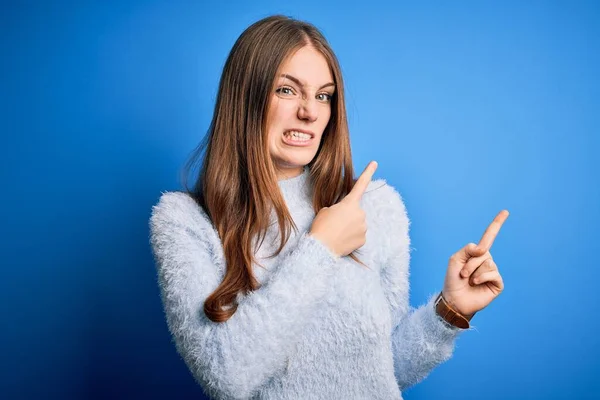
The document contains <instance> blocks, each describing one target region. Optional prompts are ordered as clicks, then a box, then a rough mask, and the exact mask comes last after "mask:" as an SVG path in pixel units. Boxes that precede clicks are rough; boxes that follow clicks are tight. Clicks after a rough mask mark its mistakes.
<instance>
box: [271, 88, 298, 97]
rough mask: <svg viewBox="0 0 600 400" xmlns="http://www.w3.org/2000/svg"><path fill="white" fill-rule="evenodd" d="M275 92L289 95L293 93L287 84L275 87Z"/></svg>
mask: <svg viewBox="0 0 600 400" xmlns="http://www.w3.org/2000/svg"><path fill="white" fill-rule="evenodd" d="M275 93H278V94H283V95H286V96H289V95H292V94H294V89H292V88H291V87H289V86H281V87H278V88H277V89H275Z"/></svg>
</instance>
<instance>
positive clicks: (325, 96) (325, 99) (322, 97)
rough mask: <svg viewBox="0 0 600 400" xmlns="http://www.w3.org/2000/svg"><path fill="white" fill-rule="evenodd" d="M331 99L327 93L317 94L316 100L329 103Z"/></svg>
mask: <svg viewBox="0 0 600 400" xmlns="http://www.w3.org/2000/svg"><path fill="white" fill-rule="evenodd" d="M332 97H333V96H332V95H330V94H329V93H319V94H318V95H317V99H319V100H320V101H323V102H326V103H329V102H330V101H331V98H332Z"/></svg>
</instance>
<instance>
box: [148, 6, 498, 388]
mask: <svg viewBox="0 0 600 400" xmlns="http://www.w3.org/2000/svg"><path fill="white" fill-rule="evenodd" d="M203 150H205V156H204V159H203V162H202V165H201V170H200V176H199V177H198V180H197V182H196V184H195V186H194V187H193V188H192V189H188V191H187V192H186V193H176V192H171V193H164V194H163V195H162V196H161V199H160V201H159V203H158V204H157V205H156V206H154V208H153V213H152V217H151V220H150V226H151V243H152V248H153V252H154V255H155V259H156V263H157V269H158V276H159V284H160V289H161V294H162V299H163V304H164V308H165V313H166V317H167V322H168V326H169V329H170V331H171V333H172V334H173V337H174V340H175V344H176V347H177V350H178V351H179V353H180V354H181V356H182V357H183V359H184V360H185V362H186V364H187V365H188V367H189V368H190V370H191V372H192V373H193V375H194V377H195V378H196V379H197V381H198V382H199V383H200V384H201V386H202V387H203V389H204V391H205V392H206V393H207V394H208V395H209V396H211V397H214V398H219V399H246V398H258V399H313V398H314V399H325V398H326V399H399V398H402V396H401V391H402V390H403V389H405V388H406V387H408V386H410V385H412V384H415V383H416V382H419V381H420V380H422V379H423V378H424V377H425V376H427V375H428V374H429V372H430V371H431V370H432V369H433V368H434V367H435V366H437V365H438V364H440V363H441V362H443V361H445V360H447V359H448V358H449V357H450V356H451V354H452V351H453V349H454V342H455V339H456V337H457V336H458V335H459V334H460V333H461V332H462V331H464V330H465V329H468V327H469V322H468V320H469V319H470V318H471V317H472V316H473V314H475V313H476V312H477V311H479V310H481V309H483V308H484V307H486V306H487V305H488V304H489V303H490V302H491V301H492V300H493V299H494V298H495V297H496V296H497V295H498V294H499V293H500V292H501V291H502V289H503V283H502V278H501V276H500V274H499V273H498V268H497V266H496V265H495V264H494V262H493V259H492V256H491V254H490V253H489V249H490V247H491V244H492V242H493V240H494V237H495V235H496V234H497V232H498V230H499V229H500V226H501V225H502V223H503V222H504V220H505V219H506V217H507V216H508V213H507V212H506V211H503V212H501V213H500V214H499V215H498V217H497V218H496V219H495V220H494V222H493V223H492V225H490V227H489V228H488V230H487V231H486V233H485V234H484V236H483V238H482V240H481V242H480V243H479V244H478V245H476V244H474V243H470V244H469V245H467V246H465V247H464V248H463V249H461V250H460V251H459V252H457V253H456V254H454V255H453V256H452V257H451V258H450V262H449V265H448V272H447V276H446V279H445V282H444V286H443V289H442V291H441V292H440V293H439V295H438V296H432V297H431V298H430V299H429V301H428V302H427V303H426V304H425V305H423V306H421V307H420V308H418V309H415V310H412V309H411V308H410V306H409V299H408V294H409V283H408V276H409V269H408V265H409V241H410V239H409V235H408V228H409V220H408V218H407V215H406V210H405V207H404V204H403V202H402V199H401V197H400V195H399V194H398V193H397V192H396V191H395V190H394V188H392V187H391V186H390V185H388V184H386V182H385V181H383V180H376V181H371V178H372V175H373V173H374V171H375V169H376V168H377V164H376V163H375V162H372V163H370V164H369V165H368V166H367V168H366V169H365V170H364V172H363V173H362V175H361V176H360V177H359V178H358V179H357V180H356V181H355V180H354V179H353V177H354V172H353V168H352V157H351V151H350V142H349V135H348V126H347V121H346V111H345V105H344V87H343V81H342V75H341V72H340V67H339V65H338V62H337V59H336V57H335V55H334V54H333V52H332V50H331V48H330V47H329V45H328V43H327V41H326V40H325V39H324V38H323V36H322V35H321V33H320V32H319V31H318V30H317V29H316V28H315V27H314V26H312V25H310V24H308V23H305V22H301V21H297V20H294V19H290V18H287V17H282V16H273V17H269V18H265V19H263V20H261V21H258V22H256V23H255V24H253V25H252V26H250V27H249V28H248V29H247V30H246V31H245V32H244V33H243V34H242V35H241V36H240V38H239V39H238V40H237V42H236V43H235V45H234V47H233V49H232V50H231V53H230V54H229V57H228V59H227V62H226V64H225V67H224V70H223V75H222V77H221V81H220V86H219V94H218V98H217V102H216V107H215V111H214V115H213V119H212V123H211V126H210V129H209V133H208V135H207V136H206V141H205V142H204V143H203V145H201V146H200V148H199V151H198V152H197V153H196V157H199V155H200V153H201V151H203ZM194 160H195V159H192V163H193V161H194ZM191 165H192V164H190V166H191ZM292 228H293V229H292ZM346 256H348V257H346Z"/></svg>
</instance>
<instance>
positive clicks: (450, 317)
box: [434, 292, 475, 329]
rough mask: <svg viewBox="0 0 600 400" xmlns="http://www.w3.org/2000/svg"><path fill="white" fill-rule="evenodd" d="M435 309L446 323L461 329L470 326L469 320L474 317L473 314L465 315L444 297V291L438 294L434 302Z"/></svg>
mask: <svg viewBox="0 0 600 400" xmlns="http://www.w3.org/2000/svg"><path fill="white" fill-rule="evenodd" d="M434 309H435V312H436V314H437V315H438V316H439V317H440V318H441V319H442V321H444V322H445V323H446V324H448V325H450V326H452V327H455V328H461V329H468V328H470V326H471V325H470V324H469V321H470V320H471V318H473V315H475V314H472V315H466V316H465V315H463V314H461V313H460V312H458V311H457V310H455V309H454V308H453V306H452V305H451V304H449V303H448V302H447V301H446V299H445V298H444V296H443V294H442V292H440V294H439V295H438V297H437V298H436V300H435V302H434Z"/></svg>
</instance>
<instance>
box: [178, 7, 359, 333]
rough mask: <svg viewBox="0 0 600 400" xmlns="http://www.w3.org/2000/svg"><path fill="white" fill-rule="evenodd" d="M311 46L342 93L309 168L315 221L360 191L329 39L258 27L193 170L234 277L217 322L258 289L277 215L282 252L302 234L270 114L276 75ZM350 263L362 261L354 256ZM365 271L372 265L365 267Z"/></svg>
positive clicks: (225, 79) (212, 303) (235, 57)
mask: <svg viewBox="0 0 600 400" xmlns="http://www.w3.org/2000/svg"><path fill="white" fill-rule="evenodd" d="M306 45H310V46H312V47H314V48H315V49H316V50H317V51H319V52H320V53H321V54H322V55H323V56H324V57H325V59H326V60H327V62H328V64H329V67H330V69H331V73H332V75H333V79H334V83H335V86H336V90H335V92H334V95H333V98H332V100H331V117H330V119H329V122H328V124H327V126H326V127H325V131H324V132H323V136H322V139H321V144H320V147H319V150H318V151H317V154H316V155H315V157H314V158H313V160H312V161H311V162H310V163H309V164H308V167H309V170H310V180H311V181H312V184H313V185H314V186H313V187H314V195H313V199H312V204H313V208H314V211H315V214H316V213H318V212H319V210H321V209H322V208H323V207H329V206H331V205H333V204H335V203H337V202H339V201H340V200H341V199H342V198H343V197H344V196H345V195H346V194H347V193H349V192H350V190H351V189H352V186H353V185H354V182H355V180H354V171H353V168H352V156H351V151H350V139H349V133H348V122H347V119H346V109H345V104H344V85H343V80H342V73H341V70H340V66H339V63H338V60H337V58H336V56H335V54H334V53H333V51H332V50H331V47H330V46H329V44H328V43H327V41H326V39H325V38H324V37H323V35H322V34H321V32H319V30H318V29H317V28H316V27H315V26H313V25H312V24H309V23H307V22H303V21H299V20H296V19H293V18H289V17H285V16H281V15H275V16H271V17H267V18H264V19H262V20H260V21H258V22H255V23H254V24H252V25H251V26H250V27H248V28H247V29H246V30H245V31H244V32H243V33H242V34H241V36H240V37H239V38H238V39H237V41H236V42H235V44H234V46H233V48H232V49H231V52H230V53H229V56H228V57H227V61H226V62H225V66H224V68H223V73H222V75H221V80H220V83H219V91H218V95H217V101H216V105H215V110H214V114H213V118H212V121H211V124H210V127H209V129H208V134H207V135H206V136H205V137H204V139H203V141H202V142H201V143H200V144H199V146H198V147H197V148H196V149H195V150H194V153H193V154H192V157H191V158H190V159H189V161H188V162H187V164H186V167H185V181H187V177H188V176H189V171H190V170H191V169H192V168H193V167H194V165H196V164H198V163H199V160H200V158H201V154H202V153H203V152H205V156H204V158H203V160H202V163H201V168H200V171H199V175H198V177H197V180H196V182H195V185H194V186H193V187H192V188H191V189H189V188H188V186H187V183H186V184H185V188H186V190H187V192H188V194H189V195H190V196H191V197H192V198H194V200H195V201H196V202H197V203H198V204H199V205H200V206H201V207H202V208H203V209H204V211H205V212H206V214H207V215H208V217H209V218H210V220H211V221H212V223H213V225H214V227H215V228H216V230H217V232H218V234H219V237H220V239H221V242H222V245H223V250H224V255H225V262H226V272H225V276H224V278H223V281H222V282H221V284H220V285H219V286H218V287H217V289H216V290H215V291H214V292H213V293H212V294H211V295H210V296H208V298H207V299H206V301H205V303H204V312H205V313H206V316H207V317H208V318H210V319H211V320H212V321H215V322H224V321H227V320H228V319H229V318H230V317H231V316H232V315H233V314H234V313H235V311H236V309H237V304H236V296H237V294H238V293H239V292H243V293H248V292H249V291H253V290H256V289H258V287H259V283H258V281H257V280H256V278H255V276H254V274H253V272H252V265H253V263H254V262H256V260H255V257H254V247H253V244H254V240H256V239H259V240H260V242H261V243H262V241H263V240H264V238H265V235H266V233H267V228H268V226H269V223H270V215H271V211H272V210H274V211H275V213H276V215H277V219H278V224H279V231H280V233H281V235H280V237H281V242H280V245H279V248H278V249H277V250H276V252H275V253H274V254H272V255H271V256H270V257H274V256H276V255H277V254H279V253H280V252H281V250H282V249H283V247H284V245H285V243H286V242H287V240H288V239H289V236H290V233H291V228H292V227H293V229H294V230H295V231H296V232H297V231H298V229H297V227H296V225H295V224H294V221H293V219H292V217H291V215H290V213H289V211H288V209H287V206H286V203H285V200H284V199H283V197H282V195H281V192H280V190H279V186H278V181H277V175H276V172H275V167H274V165H273V162H272V160H271V158H270V156H269V149H268V140H267V129H266V128H267V127H266V115H267V110H268V108H269V103H270V99H271V94H272V92H273V90H274V88H275V82H276V74H277V72H278V69H279V67H280V66H281V64H282V63H283V62H284V61H285V60H286V59H287V58H288V57H290V56H291V55H292V54H293V53H294V51H295V50H298V49H300V48H301V47H303V46H306ZM350 257H351V258H352V259H354V260H355V261H357V262H359V263H361V264H362V262H360V260H359V259H358V258H357V257H356V255H355V254H354V253H352V254H350ZM363 265H364V264H363Z"/></svg>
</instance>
